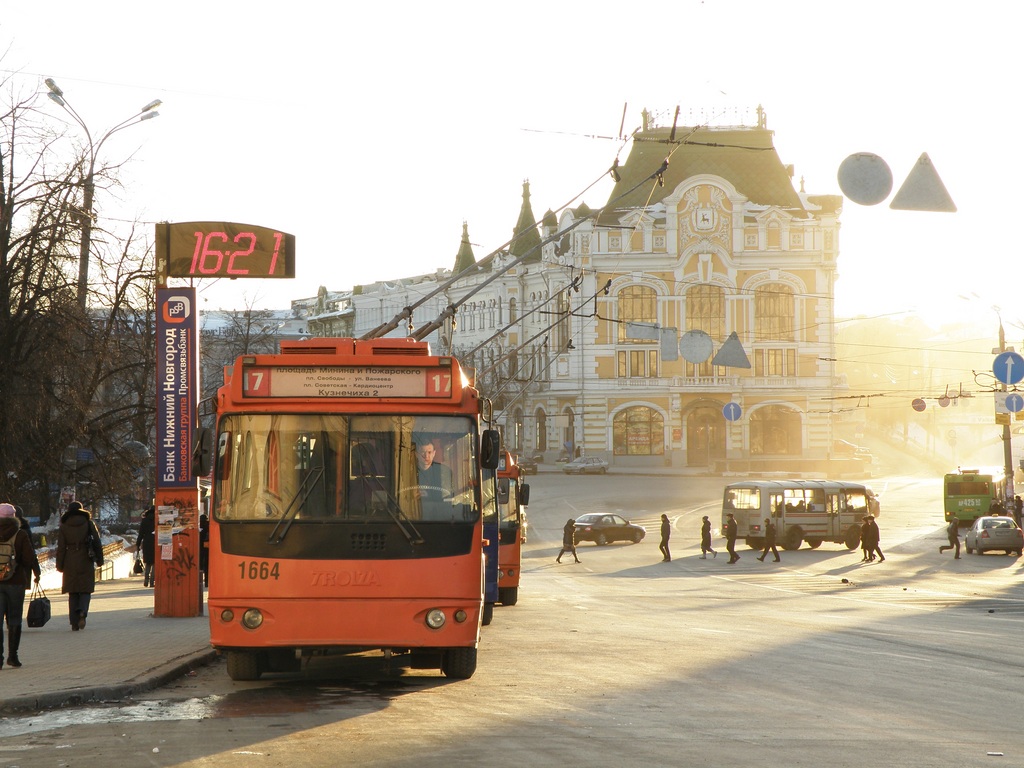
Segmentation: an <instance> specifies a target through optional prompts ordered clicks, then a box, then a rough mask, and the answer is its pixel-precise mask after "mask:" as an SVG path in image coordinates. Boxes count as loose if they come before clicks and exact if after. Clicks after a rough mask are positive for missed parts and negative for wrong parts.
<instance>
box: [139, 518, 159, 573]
mask: <svg viewBox="0 0 1024 768" xmlns="http://www.w3.org/2000/svg"><path fill="white" fill-rule="evenodd" d="M155 545H156V507H150V508H149V509H147V510H146V511H145V512H143V513H142V519H141V520H140V521H139V535H138V536H137V537H136V538H135V549H136V550H138V551H139V552H141V553H142V586H144V587H155V586H156V583H155V581H154V579H153V563H154V562H155V560H156V556H155V555H156V546H155Z"/></svg>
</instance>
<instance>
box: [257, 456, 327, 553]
mask: <svg viewBox="0 0 1024 768" xmlns="http://www.w3.org/2000/svg"><path fill="white" fill-rule="evenodd" d="M323 476H324V468H323V467H317V468H316V469H315V470H314V471H313V472H310V473H309V474H308V475H306V477H305V478H303V480H302V483H301V484H300V485H299V490H297V491H296V492H295V495H294V496H292V500H291V502H289V504H288V506H287V508H286V509H285V511H284V514H283V515H281V519H280V520H278V521H277V525H275V526H274V530H272V531H271V532H270V536H269V537H267V543H268V544H280V543H281V542H282V541H284V537H285V536H287V535H288V530H289V529H290V528H291V527H292V523H293V522H295V518H296V517H297V516H298V514H299V510H300V509H302V505H303V504H305V503H306V499H308V498H309V494H311V493H312V492H313V489H314V488H315V487H316V484H317V483H318V482H319V480H320V478H321V477H323ZM310 478H312V479H313V482H310ZM300 494H301V495H302V500H301V501H300V500H299V495H300ZM295 502H299V503H298V504H296V503H295ZM292 510H294V512H293V511H292ZM282 525H283V526H284V530H283V531H281V535H280V536H278V535H277V532H278V531H279V530H281V526H282ZM275 537H276V538H275Z"/></svg>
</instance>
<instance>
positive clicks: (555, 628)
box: [0, 473, 1024, 768]
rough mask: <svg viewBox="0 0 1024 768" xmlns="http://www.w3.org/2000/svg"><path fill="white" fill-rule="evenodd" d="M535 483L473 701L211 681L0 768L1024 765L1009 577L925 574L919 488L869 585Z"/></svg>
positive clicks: (716, 486) (7, 735) (461, 695)
mask: <svg viewBox="0 0 1024 768" xmlns="http://www.w3.org/2000/svg"><path fill="white" fill-rule="evenodd" d="M530 484H531V486H532V495H531V501H532V504H531V507H530V510H529V517H530V523H531V528H530V538H529V542H528V544H527V555H526V559H525V562H524V569H523V570H524V586H523V588H522V591H521V595H520V600H519V604H518V605H516V606H515V607H511V608H506V607H499V608H497V609H496V611H495V616H494V621H493V623H492V624H491V625H490V626H488V627H485V628H484V632H483V641H482V646H481V653H480V666H479V668H478V671H477V673H476V675H475V676H474V677H473V678H472V679H471V680H469V681H462V682H452V681H448V680H445V679H444V678H440V677H437V676H436V675H435V674H434V673H433V672H431V671H406V672H404V673H401V672H398V671H393V673H392V674H390V675H388V674H385V673H384V671H383V670H382V666H381V662H380V660H379V659H378V658H372V659H367V658H359V659H334V660H322V661H320V662H318V663H314V664H312V665H310V666H309V667H308V668H307V669H306V671H305V672H304V674H303V675H302V676H301V677H298V678H295V677H293V678H288V677H273V676H268V677H266V678H265V679H264V680H261V681H259V682H257V683H233V682H231V681H230V680H229V679H228V678H227V675H226V673H225V671H224V669H223V666H222V665H220V664H217V665H214V666H212V667H210V668H208V669H206V670H204V671H202V672H201V673H199V674H197V675H195V676H193V677H190V678H186V679H183V680H181V681H179V682H177V683H175V684H174V685H172V686H169V687H168V688H166V689H163V690H161V691H156V692H153V694H152V695H151V696H149V697H147V698H146V699H145V700H142V701H138V702H131V703H129V704H128V705H119V706H118V705H112V706H110V707H93V708H89V709H86V710H79V711H72V712H55V713H49V714H42V715H39V716H36V717H34V718H29V719H15V720H8V721H4V722H0V737H2V738H0V764H2V765H19V766H30V765H73V766H76V767H77V766H92V765H96V766H101V765H103V766H105V765H110V764H114V765H120V764H128V763H131V764H132V765H153V766H164V765H166V766H172V765H173V766H214V765H216V766H224V765H240V766H242V765H244V766H249V765H266V766H278V765H280V766H290V767H294V766H338V765H360V766H410V767H411V766H445V767H448V766H480V765H487V766H506V765H507V766H517V767H524V766H551V765H587V766H622V765H637V764H646V765H680V766H684V765H685V766H754V765H758V766H763V765H770V766H857V768H862V766H865V765H900V766H904V767H910V766H957V767H958V768H959V767H960V766H970V765H980V764H985V765H989V764H992V763H993V761H998V762H999V764H1006V765H1010V764H1012V765H1021V764H1024V735H1022V734H1021V732H1020V728H1019V726H1018V723H1017V719H1018V715H1017V713H1018V709H1019V707H1020V681H1021V679H1022V677H1024V664H1022V663H1021V661H1020V653H1021V651H1020V645H1021V638H1022V632H1024V589H1022V588H1021V586H1020V570H1021V568H1022V566H1024V561H1022V562H1018V560H1017V558H1015V557H1006V556H1002V555H994V554H990V555H985V556H983V557H978V556H973V557H968V556H964V557H963V558H962V559H961V560H958V561H954V560H953V559H952V558H951V557H950V556H949V555H948V554H947V555H945V556H940V555H939V554H938V551H937V548H938V546H939V544H940V543H942V542H943V540H944V535H943V532H942V527H943V525H942V520H941V512H940V511H938V510H939V509H940V507H941V504H940V503H939V500H938V493H939V489H940V485H941V484H940V483H939V482H938V481H936V480H935V478H934V477H933V476H932V475H930V474H927V473H923V474H903V475H900V474H892V475H890V476H887V477H884V478H877V479H875V480H873V481H872V485H873V486H874V487H875V490H876V491H879V492H880V493H881V495H882V514H881V516H880V518H879V524H880V526H881V530H882V548H883V550H884V551H885V553H886V558H887V559H886V562H885V563H874V564H867V565H862V564H860V562H859V560H860V553H859V551H853V552H850V551H848V550H847V549H846V548H845V547H842V546H840V545H834V544H824V545H822V546H821V547H820V548H819V549H817V550H813V551H812V550H810V549H807V548H806V547H804V548H802V549H801V550H799V551H796V552H785V551H784V552H783V553H782V562H781V563H779V564H774V563H770V562H765V563H759V562H758V561H757V560H756V559H755V553H754V552H752V551H751V550H747V549H746V548H741V549H740V552H741V554H742V555H743V559H742V560H741V561H740V562H739V563H738V564H737V565H735V566H728V565H727V564H726V559H723V557H722V556H721V555H720V556H719V557H718V558H714V559H707V560H701V559H700V558H699V547H698V543H699V535H698V531H699V522H700V517H701V515H702V514H710V515H711V518H712V520H713V521H716V523H717V521H718V519H719V517H720V503H721V502H720V499H721V491H722V487H723V485H724V481H723V480H721V479H714V478H686V479H683V478H678V477H665V476H661V477H644V476H635V475H630V476H625V475H615V474H609V475H607V476H604V477H563V476H561V475H544V474H542V475H539V476H535V477H531V478H530ZM603 510H613V511H618V512H620V513H622V514H624V515H625V516H627V517H629V518H631V519H632V520H634V521H635V522H640V523H641V524H644V525H647V526H648V531H649V534H648V537H647V538H646V539H645V540H644V541H643V542H642V543H640V544H614V545H609V546H606V547H596V546H594V545H591V544H582V545H581V546H580V548H579V551H580V558H581V560H582V562H581V563H580V564H579V565H577V564H574V563H571V562H568V561H567V560H566V559H565V558H563V562H562V563H561V564H556V563H555V562H554V558H555V555H556V554H557V552H558V549H559V546H560V542H561V527H562V525H563V524H564V522H565V520H566V518H567V517H568V516H575V515H577V514H581V513H583V512H587V511H603ZM663 512H664V513H666V514H668V515H669V517H670V518H671V519H672V521H673V538H672V542H671V546H672V549H673V556H674V559H673V561H672V562H671V563H663V562H661V555H660V553H659V551H658V535H657V521H658V518H659V517H660V515H661V514H662V513H663ZM715 543H716V547H717V546H718V543H719V542H718V541H717V540H716V542H715ZM5 674H6V673H5ZM993 753H1002V757H998V756H996V755H995V754H993Z"/></svg>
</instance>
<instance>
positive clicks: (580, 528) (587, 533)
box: [575, 512, 647, 547]
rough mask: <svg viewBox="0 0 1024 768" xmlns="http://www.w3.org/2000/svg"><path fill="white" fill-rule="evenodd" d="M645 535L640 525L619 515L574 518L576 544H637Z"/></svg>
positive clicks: (605, 514)
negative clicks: (616, 542)
mask: <svg viewBox="0 0 1024 768" xmlns="http://www.w3.org/2000/svg"><path fill="white" fill-rule="evenodd" d="M646 535H647V529H646V528H644V527H643V526H642V525H634V524H633V523H631V522H629V520H626V519H625V518H624V517H622V516H621V515H613V514H609V513H607V512H591V513H588V514H586V515H580V516H579V517H577V518H576V534H575V539H576V543H577V544H579V543H580V542H581V541H592V542H594V543H595V544H597V546H599V547H603V546H604V545H605V544H609V543H611V542H613V541H632V542H633V543H634V544H639V543H640V542H641V541H643V538H644V536H646Z"/></svg>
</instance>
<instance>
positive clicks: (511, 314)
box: [508, 298, 517, 323]
mask: <svg viewBox="0 0 1024 768" xmlns="http://www.w3.org/2000/svg"><path fill="white" fill-rule="evenodd" d="M516 319H517V316H516V300H515V299H514V298H512V299H509V300H508V321H509V322H510V323H514V322H515V321H516Z"/></svg>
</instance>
